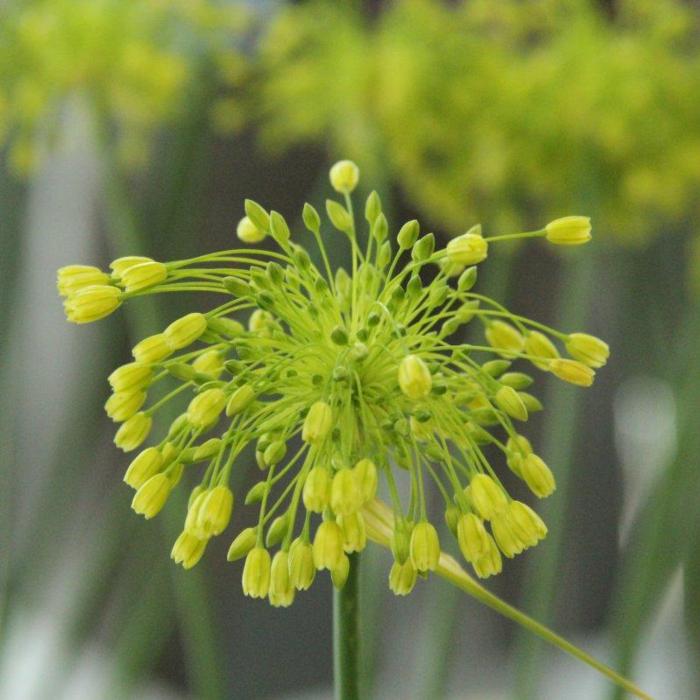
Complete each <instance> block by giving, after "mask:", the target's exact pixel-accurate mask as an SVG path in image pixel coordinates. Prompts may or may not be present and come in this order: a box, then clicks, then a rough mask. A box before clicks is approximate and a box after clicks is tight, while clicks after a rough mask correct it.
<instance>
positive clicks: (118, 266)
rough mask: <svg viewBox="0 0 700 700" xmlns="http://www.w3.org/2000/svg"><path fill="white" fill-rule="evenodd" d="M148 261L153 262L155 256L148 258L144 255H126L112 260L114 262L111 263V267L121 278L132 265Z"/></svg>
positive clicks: (116, 275)
mask: <svg viewBox="0 0 700 700" xmlns="http://www.w3.org/2000/svg"><path fill="white" fill-rule="evenodd" d="M147 262H153V258H147V257H146V256H144V255H125V256H124V257H121V258H117V259H116V260H112V262H111V263H109V269H110V270H112V274H113V275H114V276H115V277H116V278H118V279H119V278H121V276H122V275H123V274H124V273H125V272H126V271H127V270H128V269H129V268H130V267H134V265H141V264H142V263H147Z"/></svg>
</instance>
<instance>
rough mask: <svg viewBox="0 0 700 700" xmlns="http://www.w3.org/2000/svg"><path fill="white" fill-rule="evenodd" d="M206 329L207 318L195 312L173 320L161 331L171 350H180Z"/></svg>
mask: <svg viewBox="0 0 700 700" xmlns="http://www.w3.org/2000/svg"><path fill="white" fill-rule="evenodd" d="M206 329H207V319H206V318H205V316H204V314H200V313H197V312H194V313H191V314H187V315H186V316H183V317H182V318H178V319H177V320H176V321H173V322H172V323H171V324H170V325H169V326H168V327H167V328H166V329H165V331H164V332H163V334H164V335H165V339H166V341H167V343H168V345H169V346H170V348H171V350H180V349H182V348H186V347H187V346H188V345H191V344H192V343H194V341H195V340H197V338H199V336H200V335H202V333H204V331H205V330H206Z"/></svg>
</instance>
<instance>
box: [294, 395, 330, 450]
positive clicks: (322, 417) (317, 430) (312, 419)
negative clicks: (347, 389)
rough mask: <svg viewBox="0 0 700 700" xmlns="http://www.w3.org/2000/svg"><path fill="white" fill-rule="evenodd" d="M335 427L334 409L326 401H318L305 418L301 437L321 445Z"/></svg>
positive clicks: (313, 443)
mask: <svg viewBox="0 0 700 700" xmlns="http://www.w3.org/2000/svg"><path fill="white" fill-rule="evenodd" d="M332 427H333V410H332V409H331V407H330V406H329V405H328V404H327V403H326V402H325V401H316V403H314V404H313V405H312V406H311V408H310V409H309V412H308V413H307V414H306V418H305V419H304V427H303V428H302V431H301V438H302V440H304V442H308V443H310V444H312V445H320V444H321V443H322V442H323V440H324V439H325V437H326V436H327V435H328V433H329V432H330V430H331V428H332Z"/></svg>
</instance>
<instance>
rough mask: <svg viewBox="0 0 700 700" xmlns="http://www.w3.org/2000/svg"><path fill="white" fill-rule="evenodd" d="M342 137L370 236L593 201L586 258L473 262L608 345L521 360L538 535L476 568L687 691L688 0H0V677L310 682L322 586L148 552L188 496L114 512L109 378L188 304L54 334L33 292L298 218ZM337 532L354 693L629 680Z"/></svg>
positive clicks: (171, 527)
mask: <svg viewBox="0 0 700 700" xmlns="http://www.w3.org/2000/svg"><path fill="white" fill-rule="evenodd" d="M343 157H347V158H352V159H354V160H356V162H357V163H358V164H359V165H360V168H361V170H362V183H361V189H364V193H365V194H366V192H367V191H369V189H371V188H376V189H378V190H379V192H380V194H381V196H382V199H383V201H384V203H385V208H387V209H388V211H389V212H390V213H391V223H392V225H393V227H394V230H396V228H398V226H399V225H400V223H402V222H403V221H405V220H407V219H408V218H411V217H414V216H417V217H418V218H419V219H420V220H421V221H422V222H423V226H424V228H425V229H426V230H434V231H435V233H436V235H437V236H438V237H439V238H440V239H441V240H442V241H446V240H448V239H449V237H450V236H453V235H457V234H459V233H462V232H464V231H465V230H467V229H468V228H469V227H470V226H472V225H473V224H475V223H477V222H481V223H482V224H483V225H484V228H485V230H487V231H489V232H493V233H496V232H510V231H519V230H529V229H531V228H539V227H540V226H541V225H542V224H544V223H546V222H547V221H548V220H550V219H552V218H555V217H557V216H561V215H566V214H587V215H590V216H592V218H593V223H594V242H593V243H592V244H591V245H589V246H587V248H586V249H585V250H576V251H573V254H572V255H568V254H559V252H558V251H552V249H551V248H546V247H545V246H544V245H539V244H530V245H527V246H522V247H521V246H518V245H516V244H512V245H511V244H507V245H504V246H500V247H499V249H498V252H497V254H494V255H493V256H491V257H490V258H489V261H488V263H487V264H486V265H485V266H484V268H483V274H481V279H480V285H481V288H482V290H486V291H487V292H489V293H491V294H493V295H495V296H498V297H499V298H501V299H502V300H504V301H506V302H507V304H508V305H509V306H511V307H512V308H514V309H515V310H518V311H521V312H523V313H524V314H526V315H530V316H534V317H535V318H538V319H541V320H544V321H546V322H552V323H554V324H555V325H558V326H559V327H562V328H563V329H564V330H572V331H573V330H582V329H585V330H588V331H589V332H592V333H595V334H596V335H599V336H601V337H603V338H605V339H606V340H608V341H609V342H610V344H611V348H612V359H611V362H610V364H609V365H608V367H607V368H605V369H604V370H602V371H600V372H599V373H598V380H597V382H596V384H595V386H594V387H593V388H592V389H590V390H588V391H585V392H584V391H581V390H577V389H575V388H573V387H567V386H563V385H561V384H559V385H557V384H555V383H551V384H550V383H548V382H547V381H540V382H539V385H540V395H541V396H542V397H543V399H544V403H545V407H546V410H545V411H544V412H543V413H542V414H538V415H537V416H536V417H534V418H533V419H532V420H531V422H530V425H529V431H530V432H529V434H531V435H532V436H533V443H534V444H535V445H536V446H538V451H539V452H541V453H542V454H543V456H544V457H545V459H546V460H547V461H548V462H549V463H550V464H551V465H552V467H553V469H554V471H555V474H556V476H557V480H558V483H559V488H558V490H557V492H556V494H555V495H554V496H553V497H552V498H551V499H549V501H548V502H547V503H545V504H541V512H542V513H543V515H544V516H545V518H546V520H547V522H548V524H549V527H550V536H549V537H548V538H547V539H546V540H545V541H544V542H543V543H542V544H541V545H540V546H539V547H537V549H536V550H534V551H531V552H529V553H528V554H527V555H525V556H524V557H521V560H519V561H517V562H509V563H508V566H507V567H506V571H505V573H504V574H503V575H501V576H500V577H498V579H497V580H495V581H491V582H489V586H490V587H491V588H492V589H493V590H495V591H496V592H497V593H498V594H499V595H501V596H503V597H504V598H506V599H507V600H508V601H510V602H512V603H514V604H516V605H517V606H519V607H521V608H522V609H524V610H525V611H527V612H529V613H531V614H532V615H534V616H535V617H536V618H538V619H539V620H541V621H543V622H546V623H548V624H551V625H553V626H554V628H555V629H556V630H558V631H560V632H563V633H564V634H565V635H566V636H568V637H569V638H571V639H572V640H573V641H575V642H576V643H578V644H580V645H581V646H583V647H585V648H586V649H587V650H589V651H592V652H593V653H594V654H596V655H597V656H599V657H600V658H601V659H603V660H605V661H607V662H608V663H610V664H611V665H613V666H614V667H615V668H617V669H619V670H621V671H623V672H625V673H627V674H630V675H631V676H632V677H633V678H634V679H635V680H637V681H638V682H639V684H640V685H642V687H643V688H645V689H646V690H647V691H648V692H650V693H651V694H652V695H653V696H654V697H655V698H660V699H669V700H671V699H672V700H675V699H679V700H682V699H684V698H693V697H699V696H700V685H699V684H698V683H699V681H700V678H698V668H700V664H699V663H698V655H699V654H700V502H699V499H698V494H699V493H700V457H699V456H698V455H699V454H700V418H698V416H699V415H700V352H699V350H698V348H699V347H700V305H699V303H698V301H699V295H700V242H699V241H700V239H699V238H698V225H697V219H698V214H699V213H700V211H699V210H700V5H699V4H698V3H697V2H695V1H694V0H687V1H683V0H653V1H652V0H636V1H633V0H522V1H516V0H500V1H499V2H492V1H489V0H471V1H466V0H465V1H462V2H460V1H457V0H455V1H453V2H446V1H445V2H438V1H437V0H435V1H428V0H395V1H394V2H380V1H378V0H377V1H374V2H369V1H368V2H358V1H354V2H334V1H332V0H328V1H322V0H316V1H315V2H299V3H293V4H292V3H289V4H288V3H284V2H275V1H272V0H267V1H266V2H253V1H252V0H251V1H250V2H247V3H240V2H226V1H224V0H222V1H221V2H215V1H214V0H152V1H146V0H142V1H136V0H134V1H132V2H124V1H123V0H24V1H14V2H13V1H12V0H3V1H2V2H0V245H1V246H2V247H1V249H0V329H1V330H0V412H1V415H2V420H1V421H0V478H1V483H0V499H1V501H0V516H1V518H2V522H0V538H1V540H0V594H1V596H0V606H1V607H0V697H1V698H3V699H5V698H6V699H7V700H24V699H27V700H36V699H42V700H43V699H44V698H50V699H54V698H66V699H71V700H82V699H83V698H86V699H88V698H89V699H91V700H92V699H95V698H109V699H112V698H115V699H117V698H198V699H199V698H202V699H204V700H209V699H211V700H218V699H219V698H240V699H246V698H251V699H253V698H326V697H330V695H331V692H332V691H331V682H332V662H331V608H330V596H331V591H330V587H329V585H328V584H327V582H325V581H319V582H318V583H317V584H316V585H315V586H314V588H313V589H312V590H311V591H310V592H309V593H307V594H306V595H303V596H301V597H299V598H298V599H297V601H296V602H295V604H294V605H293V607H292V608H290V609H288V610H275V609H272V608H269V606H267V605H265V604H263V603H255V602H252V601H250V600H246V599H244V598H243V596H242V593H241V591H240V565H236V564H234V565H232V564H227V563H226V561H225V551H226V546H227V544H228V543H227V542H224V541H221V542H218V543H216V544H215V545H214V546H213V547H211V548H210V550H209V552H208V553H207V556H206V557H205V559H204V561H203V562H202V563H201V564H200V565H199V566H198V567H197V568H196V569H194V570H192V571H190V572H183V571H181V570H180V569H177V568H176V567H175V566H174V565H173V564H172V563H171V562H170V560H169V559H168V553H169V549H170V543H171V541H172V540H173V539H174V537H175V535H176V533H177V532H178V531H179V524H180V520H181V518H182V515H183V512H184V504H183V503H177V502H171V503H169V505H168V507H167V508H166V510H165V511H164V513H163V514H162V515H161V516H160V517H159V518H158V519H157V520H156V521H154V522H153V523H149V524H145V523H144V522H143V521H142V520H141V519H139V518H138V517H137V516H136V515H134V514H133V513H132V512H131V511H130V510H129V500H130V493H129V490H128V489H127V488H126V487H125V486H124V485H123V484H122V482H121V476H122V473H123V469H124V468H125V464H126V460H125V459H124V457H123V455H122V454H121V453H119V452H118V451H117V450H115V449H114V447H113V445H112V443H111V439H112V435H113V427H112V425H111V424H110V422H109V420H108V419H107V417H106V416H105V415H104V413H103V411H102V404H103V403H104V401H105V399H106V398H107V395H108V385H107V382H106V380H105V377H106V375H107V373H108V371H109V370H110V368H112V367H113V366H115V365H116V364H118V363H120V362H123V361H126V360H127V358H128V355H129V348H130V347H131V346H132V345H133V344H134V343H135V342H136V341H137V340H138V339H139V338H141V337H143V336H144V335H146V334H148V333H150V332H153V331H154V330H158V329H161V328H162V327H164V326H165V325H166V324H167V323H168V322H169V321H170V320H172V319H173V318H175V317H176V316H177V315H179V314H182V313H184V312H186V311H188V310H191V309H193V308H195V306H194V305H195V303H196V300H194V299H190V298H188V297H187V296H184V297H183V298H181V299H177V300H172V299H158V300H157V302H154V303H151V304H148V303H146V302H142V303H141V304H140V305H137V304H134V305H131V307H130V308H129V309H125V310H124V311H122V312H119V314H117V315H116V316H115V317H113V318H112V319H111V320H110V321H104V322H100V323H98V324H95V325H94V326H90V327H81V328H78V327H75V326H70V325H68V324H67V323H66V322H65V320H64V317H63V313H62V309H61V304H60V301H59V299H58V297H57V295H56V292H55V286H54V285H55V270H56V268H58V267H59V266H61V265H64V264H67V263H71V262H84V263H89V264H98V265H102V266H106V264H107V263H108V262H109V260H110V259H112V258H113V257H116V256H117V255H123V254H126V253H138V254H146V255H151V256H153V257H155V258H156V259H162V260H169V259H177V258H183V257H188V256H191V255H194V254H197V253H200V252H206V251H213V250H216V249H219V248H221V247H231V244H232V242H233V239H234V231H235V225H236V223H237V221H238V219H239V218H240V217H241V216H242V215H243V207H242V202H243V198H244V197H253V198H255V199H256V200H258V201H260V202H262V203H263V204H265V205H267V206H273V207H274V208H276V209H278V210H279V211H281V212H282V213H283V214H284V215H285V216H286V217H287V219H288V220H289V221H298V220H299V219H300V212H301V205H302V204H303V202H304V201H305V200H308V201H311V202H312V203H314V204H319V203H321V202H322V201H323V198H324V197H325V196H326V194H327V190H328V187H327V170H328V167H329V165H330V164H331V163H332V162H333V161H334V160H336V159H339V158H343ZM337 254H338V255H340V252H338V253H337ZM166 296H168V295H166ZM236 479H237V480H238V484H239V492H244V489H245V484H246V483H247V481H248V475H247V474H246V473H245V470H241V473H240V474H237V476H236ZM172 500H173V499H171V501H172ZM246 510H247V509H246V508H244V507H241V508H238V509H237V511H236V512H235V514H234V526H233V528H232V531H233V530H237V529H238V528H240V527H241V526H242V525H245V524H248V519H249V518H250V514H249V513H247V512H246ZM219 539H220V540H223V539H224V538H219ZM363 557H364V559H365V560H366V563H365V566H364V569H363V574H362V576H363V579H362V594H363V602H362V605H363V609H364V612H365V617H364V620H363V626H362V634H363V645H364V648H363V654H364V660H363V668H364V672H365V676H366V678H367V685H366V689H365V694H366V697H368V698H369V697H371V698H419V699H423V698H425V699H429V698H443V697H449V698H470V699H471V698H480V699H483V700H487V699H496V698H498V699H501V698H516V699H518V700H534V699H542V698H543V699H545V700H549V699H553V700H556V699H558V698H568V699H570V700H576V699H579V698H580V699H584V698H586V699H589V698H613V697H617V698H621V697H622V696H621V695H619V694H617V693H615V691H614V689H612V688H611V686H610V685H609V684H608V683H607V682H606V681H604V680H602V679H601V678H599V677H597V675H596V674H595V673H594V672H593V671H591V670H589V669H588V668H585V667H583V666H581V665H580V664H578V663H577V662H574V661H573V660H570V659H568V658H566V657H565V656H564V655H563V654H561V653H560V652H558V651H557V650H554V649H551V648H546V647H544V646H543V645H542V644H541V643H539V642H538V641H536V640H535V639H534V638H533V637H531V636H530V635H528V634H527V633H523V632H522V631H520V630H519V629H518V628H516V627H515V626H513V625H512V624H510V623H507V622H505V621H503V620H502V619H499V618H498V617H497V616H496V615H495V614H494V613H492V612H490V611H488V610H486V609H484V608H482V607H481V606H479V605H478V604H476V603H474V602H473V601H471V600H469V599H467V598H466V597H465V596H464V595H463V594H460V593H458V592H456V591H455V590H452V589H450V588H449V586H448V585H447V584H445V583H443V582H441V581H438V580H430V581H429V582H428V583H422V584H421V585H420V586H419V587H418V589H419V590H417V591H416V592H415V593H414V594H412V595H411V596H410V597H409V598H408V599H407V600H403V599H401V600H399V599H396V598H394V597H393V596H392V595H391V594H390V593H389V591H388V590H387V588H386V580H385V579H386V575H387V571H388V566H389V561H388V558H387V556H386V555H385V554H384V553H382V552H379V551H374V552H371V551H368V552H367V553H366V555H363Z"/></svg>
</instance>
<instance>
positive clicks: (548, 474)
mask: <svg viewBox="0 0 700 700" xmlns="http://www.w3.org/2000/svg"><path fill="white" fill-rule="evenodd" d="M520 476H521V477H522V479H523V481H524V482H525V483H526V484H527V485H528V487H529V489H530V491H532V493H534V494H535V496H537V497H538V498H546V497H547V496H549V495H551V494H552V493H554V489H556V487H557V486H556V483H555V481H554V475H553V474H552V471H551V470H550V468H549V467H548V466H547V465H546V464H545V463H544V461H543V460H542V458H541V457H538V456H537V455H536V454H534V453H530V454H529V455H527V456H526V457H525V458H524V459H523V460H522V462H521V463H520Z"/></svg>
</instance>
